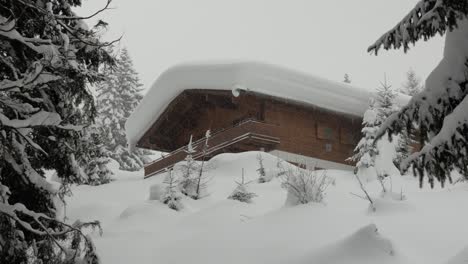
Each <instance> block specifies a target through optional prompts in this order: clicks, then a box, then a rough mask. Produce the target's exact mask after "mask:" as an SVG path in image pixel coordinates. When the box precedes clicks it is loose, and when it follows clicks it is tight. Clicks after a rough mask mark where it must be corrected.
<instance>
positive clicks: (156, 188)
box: [149, 183, 164, 201]
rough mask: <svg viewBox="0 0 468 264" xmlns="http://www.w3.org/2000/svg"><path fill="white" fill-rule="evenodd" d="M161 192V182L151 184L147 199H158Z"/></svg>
mask: <svg viewBox="0 0 468 264" xmlns="http://www.w3.org/2000/svg"><path fill="white" fill-rule="evenodd" d="M163 193H164V186H163V185H162V184H159V183H156V184H153V185H151V187H150V194H149V200H155V201H159V200H160V199H161V196H162V195H163Z"/></svg>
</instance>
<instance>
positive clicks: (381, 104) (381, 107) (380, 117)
mask: <svg viewBox="0 0 468 264" xmlns="http://www.w3.org/2000/svg"><path fill="white" fill-rule="evenodd" d="M396 95H397V94H396V92H395V91H394V90H393V89H392V86H391V85H389V84H388V83H387V80H386V78H385V79H384V81H383V82H381V83H380V87H378V88H377V96H376V105H375V106H376V109H377V113H378V114H377V122H378V123H379V124H381V123H383V122H384V121H385V120H386V119H387V118H388V117H389V116H390V115H391V114H393V113H395V111H396V109H397V108H396V106H395V98H396Z"/></svg>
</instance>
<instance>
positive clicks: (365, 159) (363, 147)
mask: <svg viewBox="0 0 468 264" xmlns="http://www.w3.org/2000/svg"><path fill="white" fill-rule="evenodd" d="M377 116H378V110H377V109H376V108H375V102H374V100H371V101H370V104H369V108H368V109H367V110H366V112H364V117H363V121H362V125H363V128H362V130H361V133H362V138H361V140H360V141H359V143H358V144H357V146H356V147H355V148H354V155H353V156H352V157H350V158H348V160H350V161H354V162H356V169H355V173H356V174H359V175H363V174H366V171H369V169H370V170H371V172H370V174H375V168H374V164H375V157H376V156H377V154H378V153H379V152H378V149H377V147H376V145H375V144H374V140H375V136H376V133H377V130H378V129H379V124H380V122H379V120H378V117H377Z"/></svg>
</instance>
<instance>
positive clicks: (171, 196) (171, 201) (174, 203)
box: [161, 170, 183, 211]
mask: <svg viewBox="0 0 468 264" xmlns="http://www.w3.org/2000/svg"><path fill="white" fill-rule="evenodd" d="M164 183H165V184H166V189H165V191H164V193H163V195H162V197H161V202H162V203H163V204H167V206H168V207H169V208H171V209H172V210H176V211H179V210H181V209H182V208H183V205H182V202H181V200H182V195H181V194H180V192H179V190H178V188H177V186H178V184H179V182H178V180H177V178H176V176H175V175H174V173H173V171H172V170H169V171H168V175H167V177H166V179H165V180H164Z"/></svg>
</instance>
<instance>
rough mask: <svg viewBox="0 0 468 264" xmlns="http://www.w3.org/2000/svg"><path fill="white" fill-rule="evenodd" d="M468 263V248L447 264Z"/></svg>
mask: <svg viewBox="0 0 468 264" xmlns="http://www.w3.org/2000/svg"><path fill="white" fill-rule="evenodd" d="M466 263H468V247H466V248H464V249H462V250H461V251H460V252H458V254H456V255H455V256H454V257H452V258H451V259H450V260H449V261H448V262H447V263H446V264H466Z"/></svg>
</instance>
